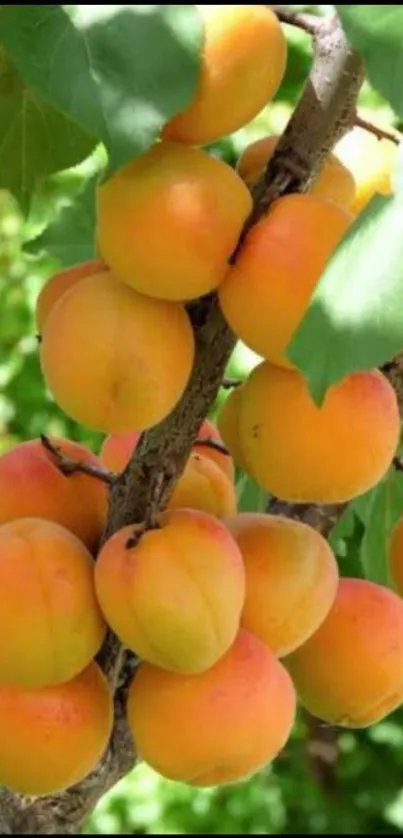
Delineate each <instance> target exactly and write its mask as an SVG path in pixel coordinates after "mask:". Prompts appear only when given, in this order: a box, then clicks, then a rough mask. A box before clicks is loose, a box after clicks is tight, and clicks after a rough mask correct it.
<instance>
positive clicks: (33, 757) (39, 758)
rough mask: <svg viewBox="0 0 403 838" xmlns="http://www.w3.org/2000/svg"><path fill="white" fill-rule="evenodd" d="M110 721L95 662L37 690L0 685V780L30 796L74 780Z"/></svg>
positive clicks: (102, 745)
mask: <svg viewBox="0 0 403 838" xmlns="http://www.w3.org/2000/svg"><path fill="white" fill-rule="evenodd" d="M112 721H113V703H112V696H111V693H110V690H109V687H108V684H107V681H106V679H105V677H104V675H103V674H102V672H101V670H100V668H99V667H98V666H97V665H96V664H95V663H91V664H90V666H89V667H88V668H87V669H85V670H84V672H82V673H81V674H80V675H78V676H77V677H76V678H74V679H73V680H71V681H67V683H64V684H59V685H58V686H52V687H44V688H43V689H40V690H21V689H19V688H18V687H7V686H4V684H0V783H1V784H2V785H4V786H6V787H7V788H9V789H12V790H13V791H16V792H19V793H20V794H28V795H35V796H36V795H47V794H55V793H56V792H60V791H64V790H65V789H67V788H69V787H70V786H73V785H75V784H76V783H78V782H80V781H81V780H83V779H84V778H85V777H86V776H87V775H88V774H89V773H90V771H92V770H93V769H94V768H95V766H96V764H97V763H98V761H99V760H100V759H101V757H102V756H103V754H104V752H105V750H106V747H107V744H108V740H109V737H110V734H111V731H112Z"/></svg>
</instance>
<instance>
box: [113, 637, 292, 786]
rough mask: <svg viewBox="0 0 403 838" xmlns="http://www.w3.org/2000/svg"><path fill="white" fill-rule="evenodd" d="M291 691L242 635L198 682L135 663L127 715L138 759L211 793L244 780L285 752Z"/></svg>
mask: <svg viewBox="0 0 403 838" xmlns="http://www.w3.org/2000/svg"><path fill="white" fill-rule="evenodd" d="M295 703H296V702H295V692H294V688H293V685H292V682H291V679H290V677H289V675H288V673H287V671H286V669H285V668H284V667H283V666H282V664H281V663H280V662H279V661H278V660H277V658H276V657H275V655H274V654H273V653H272V652H271V651H270V650H269V649H268V648H267V647H266V646H265V645H264V644H263V643H262V642H261V641H260V640H259V639H258V638H257V637H254V635H252V634H249V632H246V631H244V630H241V631H240V632H239V634H238V636H237V638H236V640H235V642H234V644H233V645H232V647H231V648H230V649H229V651H228V652H227V653H226V655H224V657H222V658H221V660H220V661H218V663H216V664H215V665H214V666H213V667H212V668H210V669H209V670H208V671H207V672H205V673H204V674H202V675H197V676H196V677H195V676H186V675H178V674H176V673H171V672H164V671H163V670H161V669H157V668H156V667H153V666H151V665H149V664H141V665H140V667H139V669H138V671H137V673H136V675H135V677H134V681H133V682H132V685H131V687H130V690H129V696H128V704H127V715H128V721H129V725H130V727H131V730H132V733H133V737H134V740H135V742H136V746H137V748H138V751H139V753H140V755H141V757H142V758H143V759H144V760H145V761H146V762H147V763H148V764H149V765H150V766H151V767H152V768H153V769H154V770H156V771H158V772H159V773H160V774H162V775H163V776H164V777H168V778H169V779H171V780H176V781H179V782H182V783H188V784H189V785H192V786H218V785H224V784H227V783H233V782H237V781H239V780H244V779H246V778H248V777H250V776H251V775H252V774H254V773H256V772H257V771H259V770H260V769H262V768H263V767H264V766H265V765H266V764H267V763H269V762H271V761H272V760H273V759H275V757H276V756H277V755H278V753H279V751H280V750H281V749H282V748H283V747H284V745H285V743H286V741H287V739H288V737H289V735H290V733H291V729H292V726H293V723H294V717H295Z"/></svg>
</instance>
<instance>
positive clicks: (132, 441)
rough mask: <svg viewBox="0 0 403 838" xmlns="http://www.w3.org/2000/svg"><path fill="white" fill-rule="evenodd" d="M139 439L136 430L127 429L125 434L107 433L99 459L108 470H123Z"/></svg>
mask: <svg viewBox="0 0 403 838" xmlns="http://www.w3.org/2000/svg"><path fill="white" fill-rule="evenodd" d="M139 439H140V434H139V432H138V431H128V432H127V433H125V434H109V435H108V436H107V437H105V439H104V441H103V443H102V446H101V450H100V452H99V459H100V460H101V462H102V463H103V464H104V466H106V468H108V469H109V471H113V472H116V473H118V472H119V471H124V469H125V468H126V466H127V464H128V462H129V460H130V458H131V456H132V454H133V453H134V451H135V449H136V447H137V443H138V441H139Z"/></svg>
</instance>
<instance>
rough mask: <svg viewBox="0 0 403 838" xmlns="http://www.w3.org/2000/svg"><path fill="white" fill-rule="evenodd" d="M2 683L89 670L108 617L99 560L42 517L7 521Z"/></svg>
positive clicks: (0, 574)
mask: <svg viewBox="0 0 403 838" xmlns="http://www.w3.org/2000/svg"><path fill="white" fill-rule="evenodd" d="M0 589H1V600H0V625H1V630H2V632H3V634H4V637H6V638H7V640H6V642H4V643H2V644H1V645H0V683H3V684H9V685H11V686H17V687H27V688H37V687H45V686H50V685H52V684H60V683H62V682H64V681H68V680H70V679H71V678H74V677H75V676H76V675H78V673H79V672H81V671H82V670H83V669H85V667H86V666H88V664H89V663H90V661H91V659H92V658H93V657H94V656H95V655H96V653H97V652H98V650H99V649H100V647H101V644H102V641H103V639H104V636H105V623H104V620H103V618H102V615H101V611H100V609H99V606H98V603H97V600H96V597H95V588H94V563H93V560H92V558H91V555H90V553H89V552H88V550H87V549H86V548H85V547H84V545H83V544H82V543H81V541H79V540H78V538H76V536H75V535H73V534H72V533H70V532H68V530H65V529H64V528H63V527H60V526H59V524H55V523H53V522H52V521H45V520H44V519H42V518H20V519H19V520H17V521H12V522H11V523H10V524H3V526H2V527H0Z"/></svg>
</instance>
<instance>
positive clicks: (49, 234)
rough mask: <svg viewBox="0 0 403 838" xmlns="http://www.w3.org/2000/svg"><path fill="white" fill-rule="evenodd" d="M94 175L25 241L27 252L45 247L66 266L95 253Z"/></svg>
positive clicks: (41, 249) (34, 251)
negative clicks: (34, 235) (45, 226)
mask: <svg viewBox="0 0 403 838" xmlns="http://www.w3.org/2000/svg"><path fill="white" fill-rule="evenodd" d="M97 178H98V175H96V176H95V177H93V178H91V179H90V180H89V181H88V183H87V184H86V186H85V188H84V190H83V191H82V192H81V193H80V194H79V195H78V197H77V198H75V199H74V202H73V203H72V204H70V205H69V206H67V207H63V209H62V210H61V211H60V213H59V214H58V215H57V216H56V218H55V220H54V221H53V222H52V223H51V224H49V226H48V227H47V228H46V230H45V231H44V232H43V233H41V235H40V236H38V237H37V238H36V239H33V240H32V241H30V242H27V243H26V244H25V246H24V250H26V251H28V252H29V253H39V252H40V251H43V250H45V251H47V252H48V253H49V254H50V255H51V256H54V257H55V258H56V259H59V260H60V262H61V263H62V265H63V266H65V267H69V266H70V265H75V264H77V262H84V261H85V260H86V259H92V258H93V257H94V256H95V255H96V253H95V242H94V229H95V186H96V182H97Z"/></svg>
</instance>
